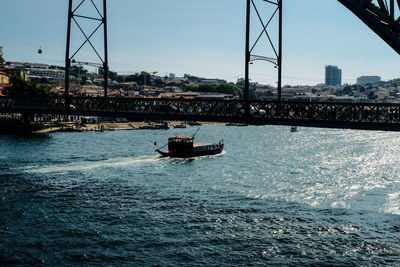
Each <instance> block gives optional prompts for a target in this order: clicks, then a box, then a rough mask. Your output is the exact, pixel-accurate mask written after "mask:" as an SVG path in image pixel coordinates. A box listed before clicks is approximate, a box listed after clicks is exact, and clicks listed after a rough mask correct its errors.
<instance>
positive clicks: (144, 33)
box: [0, 0, 400, 85]
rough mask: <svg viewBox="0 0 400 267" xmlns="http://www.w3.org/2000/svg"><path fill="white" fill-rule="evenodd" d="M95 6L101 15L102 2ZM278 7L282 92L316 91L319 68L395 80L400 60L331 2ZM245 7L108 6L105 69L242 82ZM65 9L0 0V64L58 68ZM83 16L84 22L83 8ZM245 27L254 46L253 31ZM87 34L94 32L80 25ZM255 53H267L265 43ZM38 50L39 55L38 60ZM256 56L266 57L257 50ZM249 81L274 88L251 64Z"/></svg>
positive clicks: (261, 67)
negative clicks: (1, 59) (297, 87)
mask: <svg viewBox="0 0 400 267" xmlns="http://www.w3.org/2000/svg"><path fill="white" fill-rule="evenodd" d="M75 2H76V3H78V2H79V1H78V0H75ZM95 2H99V6H100V7H101V4H100V2H102V1H99V0H95ZM88 3H90V1H88ZM256 3H258V5H259V6H260V8H261V9H262V13H263V14H265V15H268V14H269V13H270V12H271V11H272V7H271V6H270V5H268V4H265V3H264V2H263V1H261V0H256ZM283 3H284V58H283V61H284V67H283V83H284V84H302V85H304V84H309V85H313V84H317V83H321V82H323V81H324V67H325V65H326V64H331V65H337V66H339V67H340V68H342V69H343V81H344V82H348V83H354V82H355V79H356V78H357V77H358V76H361V75H380V76H382V78H383V79H385V80H386V79H393V78H398V77H400V71H399V70H400V57H399V55H398V54H397V53H395V52H394V51H393V50H392V49H391V48H390V47H389V46H388V45H386V44H385V43H384V42H383V41H382V40H381V39H380V38H379V37H377V36H376V35H375V34H374V33H373V32H372V31H371V30H370V29H369V28H367V27H366V26H365V25H364V24H363V23H362V22H361V21H360V20H359V19H358V18H357V17H356V16H354V15H353V14H352V13H351V12H350V11H349V10H347V9H346V8H345V7H343V6H342V5H341V4H340V3H339V2H337V1H336V0H285V1H284V2H283ZM245 5H246V1H245V0H168V1H167V0H110V1H108V20H109V26H108V30H109V61H110V68H111V70H114V71H118V72H122V73H132V72H137V71H141V70H146V71H149V72H150V71H158V72H159V74H161V75H164V74H166V73H170V72H172V73H175V74H177V75H183V73H190V74H193V75H199V76H206V77H210V78H217V77H218V78H224V79H227V80H229V81H235V80H236V79H237V78H238V77H242V76H243V75H244V63H243V61H244V37H245ZM67 6H68V1H67V0H1V9H0V25H1V26H0V46H3V48H4V54H5V58H6V60H8V61H33V62H42V63H48V64H57V65H63V64H64V63H63V61H64V57H65V43H66V28H67ZM93 10H94V9H93ZM93 10H92V11H93ZM85 12H86V13H87V12H89V14H91V11H86V10H85V7H83V8H82V14H86V13H85ZM266 17H267V16H266ZM254 18H255V17H254ZM266 19H267V18H266ZM252 22H253V23H254V25H255V27H254V28H253V29H254V32H253V34H252V36H253V37H252V38H254V37H255V35H258V32H259V30H260V28H259V25H258V24H255V23H256V22H257V21H256V20H254V19H253V21H252ZM90 26H94V25H89V24H85V27H88V28H89V27H90ZM272 26H275V25H274V24H273V25H272ZM272 28H275V27H272ZM73 32H74V35H73V38H74V40H75V41H74V42H73V46H74V47H76V46H77V45H79V44H80V43H79V41H78V40H81V34H80V33H79V32H78V29H77V28H76V27H75V28H74V31H73ZM101 34H102V31H100V32H99V33H98V36H96V37H101ZM272 34H273V35H274V36H276V34H274V32H273V33H272ZM97 39H98V38H97ZM98 40H100V39H98ZM95 42H96V39H95ZM262 45H264V47H267V43H266V41H265V40H264V42H262ZM39 47H42V49H43V50H44V53H43V54H41V55H39V54H37V50H38V48H39ZM100 50H101V49H100ZM89 52H90V51H89V50H84V51H83V53H81V54H79V55H78V56H77V57H76V59H77V60H80V61H93V60H95V57H93V56H92V54H89ZM256 52H259V53H260V54H262V53H264V54H265V55H267V56H272V53H270V51H268V50H267V49H263V48H262V47H260V48H258V51H256ZM251 73H252V76H251V79H252V80H253V81H258V82H262V83H267V84H272V85H275V82H276V70H275V69H274V68H273V67H272V66H271V65H269V64H267V63H263V62H256V63H255V64H254V65H252V66H251Z"/></svg>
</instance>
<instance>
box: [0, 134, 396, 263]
mask: <svg viewBox="0 0 400 267" xmlns="http://www.w3.org/2000/svg"><path fill="white" fill-rule="evenodd" d="M195 131H196V128H187V129H171V130H168V131H147V130H146V131H120V132H104V133H57V134H52V135H45V136H31V137H21V136H0V152H1V153H0V265H32V264H33V265H36V264H44V265H50V266H56V265H98V266H110V265H114V266H116V265H118V266H124V265H125V266H135V265H136V266H138V265H145V266H151V265H162V266H190V265H207V266H221V265H235V266H244V265H293V266H299V265H330V266H332V265H333V266H343V265H346V266H348V265H357V266H365V265H390V266H398V265H400V177H399V176H400V175H399V174H400V156H399V155H400V134H399V133H386V132H366V131H352V130H326V129H312V128H300V129H299V131H298V132H296V133H290V131H289V127H275V126H265V127H264V126H263V127H256V126H250V127H225V126H205V127H201V130H200V132H199V133H198V135H197V136H196V137H197V141H199V142H209V141H216V142H217V141H219V140H220V139H221V138H223V139H224V142H225V147H226V148H225V151H224V153H223V154H222V155H218V156H210V157H201V158H196V159H189V160H177V159H165V158H160V157H159V156H158V155H156V154H155V153H154V147H153V143H154V141H157V143H158V144H164V143H165V142H166V140H167V138H168V137H169V136H172V135H191V134H193V133H194V132H195Z"/></svg>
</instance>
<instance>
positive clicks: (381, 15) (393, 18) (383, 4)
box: [338, 0, 400, 54]
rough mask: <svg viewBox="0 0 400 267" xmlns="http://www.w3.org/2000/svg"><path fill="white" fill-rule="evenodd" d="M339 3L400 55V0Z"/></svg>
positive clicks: (346, 0) (343, 1)
mask: <svg viewBox="0 0 400 267" xmlns="http://www.w3.org/2000/svg"><path fill="white" fill-rule="evenodd" d="M338 1H339V2H340V3H342V4H343V5H344V6H345V7H347V8H348V9H349V10H351V11H352V12H353V13H354V14H355V15H356V16H357V17H359V18H360V19H361V20H362V21H363V22H364V23H365V24H366V25H367V26H368V27H369V28H370V29H371V30H373V31H374V32H375V33H376V34H377V35H379V36H380V37H381V38H382V39H383V40H384V41H385V42H386V43H387V44H388V45H390V46H391V47H392V48H393V49H394V50H395V51H396V52H397V53H398V54H400V14H399V9H400V0H396V2H395V0H338ZM396 12H397V13H396Z"/></svg>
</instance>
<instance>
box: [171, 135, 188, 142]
mask: <svg viewBox="0 0 400 267" xmlns="http://www.w3.org/2000/svg"><path fill="white" fill-rule="evenodd" d="M168 141H169V142H191V141H193V137H186V136H173V137H170V138H168Z"/></svg>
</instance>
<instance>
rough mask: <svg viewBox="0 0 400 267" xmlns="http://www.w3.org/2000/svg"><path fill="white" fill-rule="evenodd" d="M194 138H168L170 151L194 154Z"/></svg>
mask: <svg viewBox="0 0 400 267" xmlns="http://www.w3.org/2000/svg"><path fill="white" fill-rule="evenodd" d="M193 140H194V138H193V137H186V136H174V137H170V138H168V150H169V151H171V152H172V151H173V152H176V153H188V152H193Z"/></svg>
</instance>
